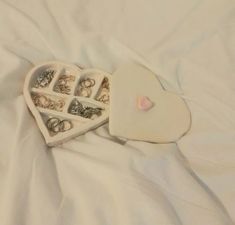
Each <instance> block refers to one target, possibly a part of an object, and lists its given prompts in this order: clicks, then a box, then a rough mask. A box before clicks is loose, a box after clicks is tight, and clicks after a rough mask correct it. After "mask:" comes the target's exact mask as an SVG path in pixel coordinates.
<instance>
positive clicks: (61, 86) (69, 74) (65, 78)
mask: <svg viewBox="0 0 235 225" xmlns="http://www.w3.org/2000/svg"><path fill="white" fill-rule="evenodd" d="M79 77H80V75H79V74H77V71H73V70H71V69H68V68H64V69H61V70H60V72H59V73H58V75H57V77H56V78H55V81H54V83H53V91H54V92H56V93H60V94H66V95H73V93H74V89H75V84H76V82H77V80H78V79H79Z"/></svg>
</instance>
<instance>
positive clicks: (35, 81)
mask: <svg viewBox="0 0 235 225" xmlns="http://www.w3.org/2000/svg"><path fill="white" fill-rule="evenodd" d="M58 72H59V69H58V67H57V66H56V65H54V64H48V65H44V66H42V67H40V68H38V69H36V70H35V71H33V76H32V79H31V80H30V87H31V88H37V89H41V90H42V89H43V90H46V89H49V87H50V86H51V85H52V83H53V80H54V78H55V77H56V75H57V73H58Z"/></svg>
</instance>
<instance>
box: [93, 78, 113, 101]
mask: <svg viewBox="0 0 235 225" xmlns="http://www.w3.org/2000/svg"><path fill="white" fill-rule="evenodd" d="M109 90H110V79H109V78H108V77H106V76H105V77H104V78H103V80H102V83H101V85H100V88H99V90H98V92H97V94H96V96H95V100H97V101H99V102H102V103H104V104H109V98H110V97H109V96H110V95H109Z"/></svg>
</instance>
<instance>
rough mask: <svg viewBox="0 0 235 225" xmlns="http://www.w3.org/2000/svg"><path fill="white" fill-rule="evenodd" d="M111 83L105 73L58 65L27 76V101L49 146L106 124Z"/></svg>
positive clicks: (45, 66)
mask: <svg viewBox="0 0 235 225" xmlns="http://www.w3.org/2000/svg"><path fill="white" fill-rule="evenodd" d="M110 81H111V75H110V74H108V73H106V72H104V71H101V70H98V69H80V68H79V67H77V66H75V65H70V64H66V63H62V62H57V61H53V62H46V63H42V64H40V65H37V66H35V67H34V68H33V69H31V70H30V71H29V72H28V74H27V76H26V79H25V83H24V97H25V100H26V103H27V105H28V107H29V109H30V111H31V112H32V114H33V116H34V117H35V119H36V121H37V124H38V127H39V128H40V130H41V132H42V134H43V136H44V138H45V140H46V143H47V144H48V145H49V146H54V145H57V144H60V143H63V142H64V141H66V140H69V139H70V138H73V137H75V136H78V135H80V134H83V133H85V132H86V131H88V130H91V129H94V128H96V127H98V126H100V125H101V124H103V123H105V122H107V120H108V116H109V84H110Z"/></svg>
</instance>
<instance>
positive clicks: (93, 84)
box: [74, 69, 104, 98]
mask: <svg viewBox="0 0 235 225" xmlns="http://www.w3.org/2000/svg"><path fill="white" fill-rule="evenodd" d="M103 78H104V74H103V72H102V71H98V70H96V71H94V70H89V69H88V70H87V71H86V72H83V73H82V74H81V76H80V78H79V80H78V82H77V84H76V88H75V92H74V95H75V96H79V97H85V98H94V97H95V96H96V94H97V92H98V90H99V88H100V85H101V83H102V80H103Z"/></svg>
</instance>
